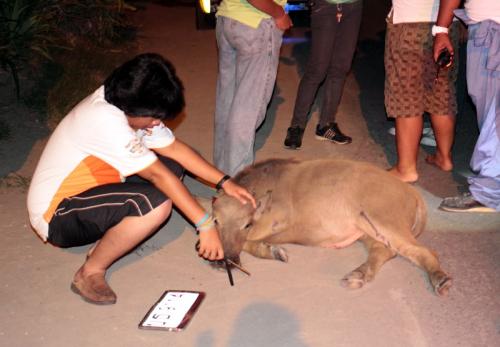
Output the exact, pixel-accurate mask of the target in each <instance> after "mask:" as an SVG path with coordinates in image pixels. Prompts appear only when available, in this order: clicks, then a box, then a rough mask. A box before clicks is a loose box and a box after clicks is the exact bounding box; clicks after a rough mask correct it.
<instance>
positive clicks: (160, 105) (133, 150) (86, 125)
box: [28, 53, 255, 305]
mask: <svg viewBox="0 0 500 347" xmlns="http://www.w3.org/2000/svg"><path fill="white" fill-rule="evenodd" d="M183 108H184V96H183V87H182V83H181V81H180V80H179V78H178V77H177V76H176V74H175V70H174V68H173V66H172V65H171V64H170V63H169V62H168V61H167V60H165V59H164V58H163V57H161V56H160V55H157V54H151V53H149V54H142V55H139V56H137V57H135V58H134V59H132V60H130V61H128V62H126V63H124V64H123V65H122V66H120V67H118V68H117V69H116V70H115V71H113V73H112V74H111V75H110V76H109V77H108V78H107V79H106V81H105V83H104V85H103V86H101V87H100V88H99V89H97V90H96V91H95V92H94V93H93V94H91V95H90V96H88V97H87V98H86V99H84V100H83V101H81V102H80V103H79V104H78V105H77V106H75V107H74V108H73V109H72V110H71V111H70V112H69V114H68V115H67V116H66V117H65V118H64V119H63V120H62V121H61V123H60V124H59V125H58V127H57V128H56V130H55V131H54V133H53V134H52V136H51V137H50V139H49V141H48V143H47V146H46V147H45V149H44V151H43V154H42V156H41V158H40V160H39V163H38V166H37V168H36V170H35V173H34V176H33V179H32V182H31V185H30V189H29V193H28V212H29V217H30V221H31V224H32V226H33V228H34V229H35V231H36V232H37V233H38V235H39V236H40V237H41V238H42V239H43V240H44V241H45V242H49V243H51V244H53V245H55V246H58V247H75V246H82V245H86V244H92V243H94V245H93V247H92V248H91V249H90V251H89V252H88V254H87V258H86V260H85V262H84V264H83V265H82V266H81V267H80V269H78V271H77V272H76V273H75V275H74V278H73V281H72V283H71V289H72V290H73V291H74V292H75V293H77V294H79V295H81V296H82V298H83V299H84V300H86V301H88V302H90V303H94V304H102V305H105V304H114V303H115V302H116V294H115V293H114V292H113V290H112V289H111V288H110V287H109V285H108V284H107V283H106V280H105V275H106V270H107V269H108V268H109V267H110V266H111V265H112V264H113V263H114V262H115V261H116V260H117V259H119V258H120V257H122V256H123V255H125V254H126V253H127V252H129V251H130V250H132V249H133V248H134V247H136V246H137V245H138V244H139V243H140V242H142V241H143V240H144V239H145V238H147V237H148V236H149V235H151V234H152V233H154V232H155V231H156V230H157V229H158V228H159V226H160V225H162V223H163V222H165V220H166V219H167V218H168V216H169V215H170V213H171V211H172V204H174V205H175V206H177V208H178V209H179V210H180V211H182V212H183V213H184V215H185V216H186V218H188V219H189V220H190V221H191V222H192V223H193V224H194V225H195V226H196V227H197V229H198V231H199V238H200V240H199V241H200V247H199V255H200V256H201V257H203V258H205V259H208V260H215V259H221V258H223V256H224V251H223V249H222V245H221V242H220V239H219V235H218V232H217V230H216V228H215V225H214V222H213V220H212V218H211V217H210V216H209V215H208V214H207V213H206V212H205V211H204V210H203V208H202V207H201V206H200V205H199V204H198V203H197V202H196V200H195V199H194V198H193V197H192V195H191V194H190V193H189V191H188V190H187V189H186V187H185V186H184V185H183V183H182V182H181V179H182V175H183V170H184V169H186V170H188V171H190V172H191V173H192V174H194V175H196V176H198V177H200V178H201V179H203V180H205V181H207V182H209V183H213V184H217V185H218V186H219V188H220V187H221V188H222V189H224V191H225V192H226V193H227V194H229V195H232V196H234V197H236V198H237V199H238V200H240V201H241V202H242V203H252V204H253V205H255V201H254V200H253V197H252V196H251V195H250V194H249V193H248V191H246V190H245V189H244V188H242V187H241V186H239V185H237V184H235V183H234V182H232V181H231V180H230V179H228V177H227V176H226V175H225V174H224V173H223V172H221V171H219V170H218V169H216V168H215V167H214V166H212V165H211V164H209V163H208V162H207V161H205V160H204V159H203V158H202V157H201V156H200V155H198V154H197V153H196V152H195V151H194V150H193V149H192V148H190V147H189V146H188V145H186V144H185V143H183V142H181V141H180V140H178V139H176V138H175V137H174V135H173V134H172V132H171V131H170V130H169V129H168V128H167V127H166V126H165V125H164V124H163V123H162V120H166V119H172V118H174V117H176V116H177V115H178V114H179V113H180V112H181V111H182V109H183Z"/></svg>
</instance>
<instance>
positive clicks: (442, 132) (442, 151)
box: [425, 115, 455, 171]
mask: <svg viewBox="0 0 500 347" xmlns="http://www.w3.org/2000/svg"><path fill="white" fill-rule="evenodd" d="M431 123H432V129H433V130H434V137H435V139H436V152H435V153H434V154H429V155H428V156H427V157H426V158H425V160H426V162H427V163H429V164H433V165H436V166H437V167H438V168H440V169H441V170H443V171H451V170H452V169H453V162H452V160H451V147H452V146H453V140H454V138H455V116H447V115H431Z"/></svg>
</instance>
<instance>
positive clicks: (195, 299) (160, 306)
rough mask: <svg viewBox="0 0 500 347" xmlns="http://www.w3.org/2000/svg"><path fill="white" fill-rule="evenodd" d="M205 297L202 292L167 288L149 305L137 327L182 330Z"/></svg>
mask: <svg viewBox="0 0 500 347" xmlns="http://www.w3.org/2000/svg"><path fill="white" fill-rule="evenodd" d="M203 299H205V293H204V292H198V291H189V290H167V291H165V292H164V293H163V295H162V296H161V297H160V298H159V299H158V301H157V302H156V303H155V304H154V305H153V306H151V308H150V309H149V311H148V312H147V313H146V315H145V316H144V318H143V319H142V320H141V322H140V323H139V325H138V327H139V329H146V330H166V331H182V330H183V329H184V328H185V327H186V325H187V324H188V323H189V321H190V320H191V318H193V316H194V314H195V313H196V311H197V310H198V307H199V306H200V304H201V302H202V301H203Z"/></svg>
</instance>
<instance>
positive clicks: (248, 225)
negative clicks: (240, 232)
mask: <svg viewBox="0 0 500 347" xmlns="http://www.w3.org/2000/svg"><path fill="white" fill-rule="evenodd" d="M251 227H252V222H250V223H248V224H247V225H245V226H244V227H243V229H250V228H251Z"/></svg>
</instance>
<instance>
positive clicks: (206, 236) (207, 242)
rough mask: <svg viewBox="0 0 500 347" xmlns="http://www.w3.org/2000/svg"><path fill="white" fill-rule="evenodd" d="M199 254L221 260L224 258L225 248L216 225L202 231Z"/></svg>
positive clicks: (208, 258) (209, 258)
mask: <svg viewBox="0 0 500 347" xmlns="http://www.w3.org/2000/svg"><path fill="white" fill-rule="evenodd" d="M198 255H199V256H200V257H202V258H205V259H207V260H211V261H213V260H220V259H223V258H224V250H223V249H222V243H221V241H220V238H219V232H218V231H217V229H216V228H215V226H214V227H213V228H211V229H208V230H203V231H200V247H199V248H198Z"/></svg>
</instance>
